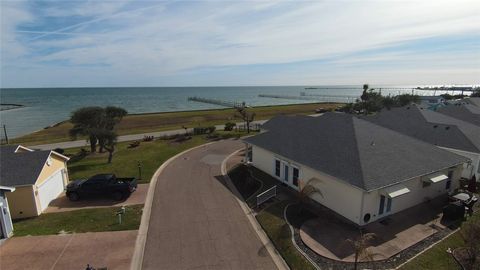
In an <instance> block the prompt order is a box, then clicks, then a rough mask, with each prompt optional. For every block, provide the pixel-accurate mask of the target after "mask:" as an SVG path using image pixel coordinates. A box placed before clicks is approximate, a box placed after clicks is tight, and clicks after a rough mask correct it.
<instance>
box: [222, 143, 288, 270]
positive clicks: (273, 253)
mask: <svg viewBox="0 0 480 270" xmlns="http://www.w3.org/2000/svg"><path fill="white" fill-rule="evenodd" d="M241 150H243V149H240V150H237V151H235V152H233V153H231V154H230V155H228V156H227V157H226V158H225V159H224V160H223V161H222V167H221V172H222V175H223V177H224V178H225V183H226V184H227V186H228V188H229V189H230V190H231V191H232V192H233V193H234V194H235V196H234V197H235V200H236V201H237V203H238V204H239V205H240V208H242V210H243V212H244V213H245V216H246V217H247V219H248V221H249V222H250V225H252V228H253V230H254V231H255V233H256V234H257V236H258V238H259V239H260V241H261V242H262V244H263V245H264V247H265V248H266V249H267V251H268V253H269V254H270V257H271V258H272V261H273V263H275V265H276V266H277V268H278V269H281V270H284V269H290V267H288V264H287V263H286V262H285V260H284V259H283V257H282V256H281V255H280V254H279V253H278V251H277V249H276V248H275V246H274V245H273V243H272V242H271V241H270V238H268V236H267V235H266V234H265V231H264V230H263V228H262V227H261V226H260V224H258V222H257V219H256V218H255V217H254V216H253V213H252V211H251V210H250V208H249V207H248V206H247V205H246V203H245V202H244V201H242V200H240V199H239V198H241V195H240V192H238V190H237V188H236V187H235V185H234V184H233V183H232V180H231V179H230V177H229V176H228V174H227V161H228V160H229V159H230V158H231V157H232V156H234V155H236V154H237V153H238V152H239V151H241Z"/></svg>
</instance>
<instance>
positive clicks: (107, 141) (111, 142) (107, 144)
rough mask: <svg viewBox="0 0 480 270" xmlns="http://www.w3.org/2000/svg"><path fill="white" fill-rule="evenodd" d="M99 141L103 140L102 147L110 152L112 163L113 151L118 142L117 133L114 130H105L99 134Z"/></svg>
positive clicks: (109, 158) (109, 159)
mask: <svg viewBox="0 0 480 270" xmlns="http://www.w3.org/2000/svg"><path fill="white" fill-rule="evenodd" d="M97 136H98V138H99V141H100V142H102V145H100V147H102V148H104V149H105V150H107V152H108V163H112V159H113V152H114V151H115V145H116V144H117V138H118V136H117V134H116V133H115V132H114V131H113V130H103V131H102V132H99V133H98V134H97Z"/></svg>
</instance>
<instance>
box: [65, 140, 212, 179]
mask: <svg viewBox="0 0 480 270" xmlns="http://www.w3.org/2000/svg"><path fill="white" fill-rule="evenodd" d="M206 142H207V139H206V138H205V136H193V137H192V139H190V140H188V141H185V142H182V143H175V142H172V141H166V140H155V141H152V142H142V143H141V144H140V146H138V147H136V148H127V146H128V144H129V143H128V142H123V143H119V144H118V145H117V148H116V151H115V153H114V155H113V161H112V163H111V164H109V163H107V155H108V154H107V153H102V154H99V153H95V154H90V155H88V156H86V157H85V158H83V159H81V160H79V161H75V162H69V164H68V172H69V177H70V180H75V179H78V178H88V177H90V176H92V175H95V174H99V173H114V174H116V175H118V176H119V177H137V178H138V177H139V175H138V165H137V164H138V163H137V161H140V162H141V164H142V179H141V180H139V181H138V182H139V183H147V182H149V181H150V178H152V176H153V174H154V173H155V171H156V170H157V169H158V167H159V166H160V165H161V164H162V163H163V162H165V161H166V160H167V159H169V158H171V157H172V156H174V155H176V154H178V153H180V152H182V151H184V150H187V149H189V148H192V147H194V146H197V145H200V144H204V143H206ZM78 151H79V149H78V148H73V149H68V150H67V151H66V153H69V154H73V153H75V152H78Z"/></svg>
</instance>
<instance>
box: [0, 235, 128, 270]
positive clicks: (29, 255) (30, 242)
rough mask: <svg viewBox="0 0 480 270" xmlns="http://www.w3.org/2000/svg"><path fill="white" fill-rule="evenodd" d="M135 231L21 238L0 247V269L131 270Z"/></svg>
mask: <svg viewBox="0 0 480 270" xmlns="http://www.w3.org/2000/svg"><path fill="white" fill-rule="evenodd" d="M136 236H137V231H120V232H98V233H78V234H67V235H47V236H24V237H13V238H10V239H8V240H7V241H6V242H5V243H3V244H2V245H1V246H0V269H9V270H16V269H18V270H23V269H31V270H35V269H51V270H53V269H85V267H86V265H87V263H88V264H90V265H92V266H93V267H95V268H97V269H98V268H101V267H107V268H108V269H130V261H131V258H132V255H133V249H134V246H135V239H136Z"/></svg>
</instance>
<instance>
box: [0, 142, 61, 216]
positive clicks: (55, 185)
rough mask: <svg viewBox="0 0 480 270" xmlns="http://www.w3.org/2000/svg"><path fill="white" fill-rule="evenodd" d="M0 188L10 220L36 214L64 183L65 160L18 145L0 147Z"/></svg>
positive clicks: (50, 153) (41, 210) (58, 193)
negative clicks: (7, 190) (3, 188)
mask: <svg viewBox="0 0 480 270" xmlns="http://www.w3.org/2000/svg"><path fill="white" fill-rule="evenodd" d="M0 156H1V159H0V186H8V187H15V189H16V190H15V192H12V193H7V199H8V203H9V208H10V214H11V216H12V218H14V219H17V218H25V217H32V216H38V215H40V214H41V213H42V212H43V211H44V210H45V209H46V208H47V207H48V204H49V203H50V202H51V201H52V200H53V199H55V198H57V197H58V196H59V195H60V194H61V193H62V192H63V191H64V189H65V186H66V184H67V183H68V172H67V161H68V157H65V156H63V155H61V154H59V153H57V152H54V151H34V150H32V149H29V148H27V147H24V146H21V145H12V146H2V147H0Z"/></svg>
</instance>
